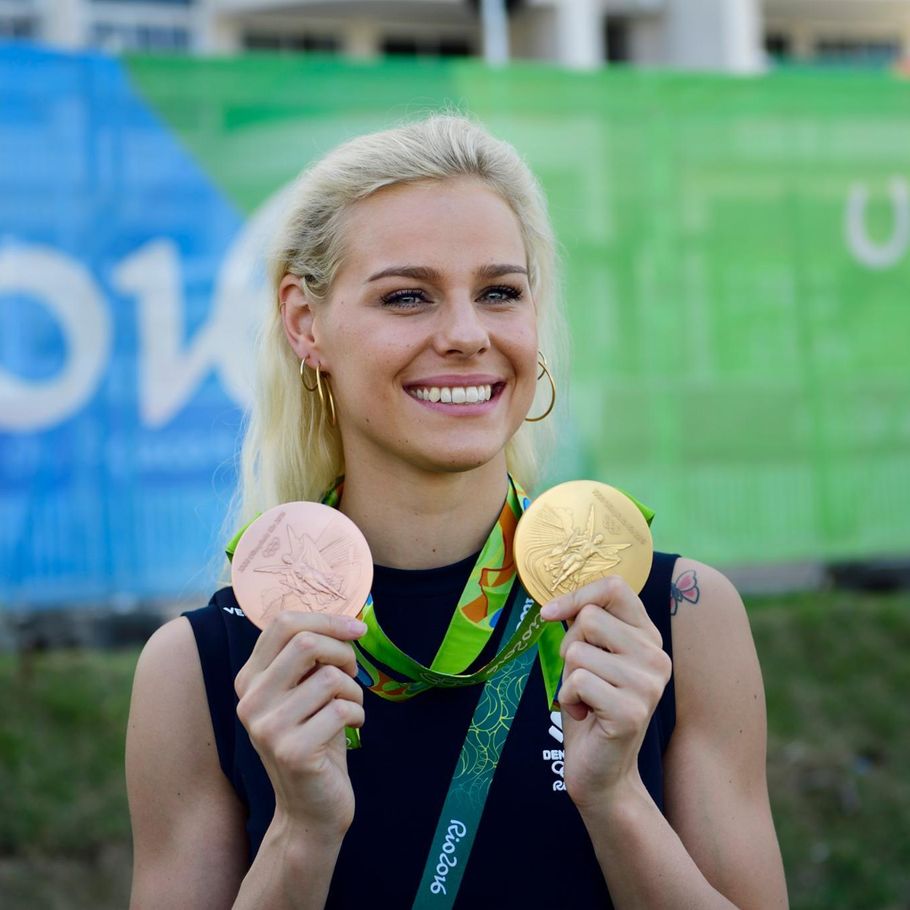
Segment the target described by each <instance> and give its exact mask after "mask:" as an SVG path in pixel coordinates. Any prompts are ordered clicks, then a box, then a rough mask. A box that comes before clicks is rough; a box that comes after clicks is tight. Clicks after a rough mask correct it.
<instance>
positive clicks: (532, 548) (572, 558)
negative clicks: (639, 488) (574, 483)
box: [527, 505, 632, 597]
mask: <svg viewBox="0 0 910 910" xmlns="http://www.w3.org/2000/svg"><path fill="white" fill-rule="evenodd" d="M630 546H632V544H631V543H608V542H607V540H606V538H605V536H604V535H603V534H602V533H600V532H599V531H598V530H597V514H596V511H595V508H594V506H593V505H592V506H591V507H590V508H589V509H588V519H587V522H586V524H585V527H584V528H583V529H582V528H577V527H576V526H575V516H574V514H573V513H572V510H571V509H564V508H559V507H553V506H547V507H546V508H545V509H542V510H541V512H540V514H539V515H538V516H537V519H536V521H535V522H534V524H533V526H532V528H531V529H530V536H529V538H528V549H527V557H528V558H527V561H528V566H529V569H530V571H531V573H532V575H534V577H535V580H536V581H537V584H538V585H539V586H540V587H541V588H543V589H544V590H546V591H549V592H550V593H551V594H552V595H553V596H554V597H555V596H557V595H559V594H567V593H568V592H569V591H574V590H576V589H578V588H580V587H582V586H583V585H586V584H587V583H588V582H590V581H594V580H595V579H597V578H603V577H604V576H605V575H606V574H608V573H609V570H610V569H612V568H613V567H614V566H616V565H619V563H620V562H622V556H621V555H620V553H621V552H622V551H623V550H626V549H628V548H629V547H630Z"/></svg>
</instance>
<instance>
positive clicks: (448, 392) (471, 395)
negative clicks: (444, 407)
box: [411, 385, 493, 404]
mask: <svg viewBox="0 0 910 910" xmlns="http://www.w3.org/2000/svg"><path fill="white" fill-rule="evenodd" d="M411 394H412V395H413V396H414V397H415V398H419V399H420V400H421V401H441V402H442V403H443V404H477V403H478V402H483V401H489V400H490V399H491V398H492V397H493V386H492V385H469V386H432V387H431V388H423V389H412V390H411Z"/></svg>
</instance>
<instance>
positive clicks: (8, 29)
mask: <svg viewBox="0 0 910 910" xmlns="http://www.w3.org/2000/svg"><path fill="white" fill-rule="evenodd" d="M37 37H38V22H37V20H36V19H34V18H33V17H31V16H24V15H18V16H16V15H11V16H10V15H4V16H0V38H37Z"/></svg>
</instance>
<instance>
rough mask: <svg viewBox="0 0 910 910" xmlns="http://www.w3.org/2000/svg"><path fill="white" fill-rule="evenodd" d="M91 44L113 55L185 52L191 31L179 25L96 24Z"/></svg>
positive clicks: (93, 27) (93, 28)
mask: <svg viewBox="0 0 910 910" xmlns="http://www.w3.org/2000/svg"><path fill="white" fill-rule="evenodd" d="M91 44H92V46H93V47H97V48H100V49H101V50H106V51H110V52H111V53H120V52H122V51H186V50H189V47H190V32H189V29H187V28H184V27H183V26H179V25H149V24H145V23H136V24H133V23H130V24H126V23H120V22H96V23H94V25H93V26H92V32H91Z"/></svg>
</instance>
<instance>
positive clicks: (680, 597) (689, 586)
mask: <svg viewBox="0 0 910 910" xmlns="http://www.w3.org/2000/svg"><path fill="white" fill-rule="evenodd" d="M700 595H701V592H700V591H699V590H698V577H697V576H696V575H695V569H686V571H685V572H682V573H681V574H680V575H678V576H677V577H676V581H671V582H670V615H671V616H676V611H677V610H678V609H679V605H680V604H681V603H682V602H683V601H684V600H687V601H688V602H689V603H690V604H697V603H698V598H699V596H700Z"/></svg>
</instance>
